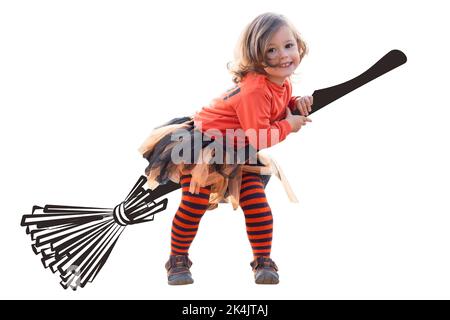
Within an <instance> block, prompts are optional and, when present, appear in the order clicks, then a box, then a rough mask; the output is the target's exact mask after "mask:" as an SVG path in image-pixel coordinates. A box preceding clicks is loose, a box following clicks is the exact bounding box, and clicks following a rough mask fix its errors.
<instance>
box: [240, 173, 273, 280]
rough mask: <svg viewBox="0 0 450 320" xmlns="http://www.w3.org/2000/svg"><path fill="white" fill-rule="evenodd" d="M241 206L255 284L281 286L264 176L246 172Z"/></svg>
mask: <svg viewBox="0 0 450 320" xmlns="http://www.w3.org/2000/svg"><path fill="white" fill-rule="evenodd" d="M239 203H240V206H241V208H242V210H243V211H244V215H245V224H246V226H247V236H248V239H249V241H250V244H251V246H252V250H253V257H254V260H253V261H252V262H251V263H250V265H251V267H252V268H253V271H254V273H255V282H256V283H257V284H277V283H278V282H279V276H278V273H277V271H278V267H277V265H276V264H275V262H273V260H272V259H270V250H271V248H272V231H273V218H272V211H271V209H270V206H269V204H268V203H267V199H266V193H265V192H264V184H263V182H262V179H261V176H260V175H258V174H256V173H248V172H243V174H242V184H241V191H240V200H239Z"/></svg>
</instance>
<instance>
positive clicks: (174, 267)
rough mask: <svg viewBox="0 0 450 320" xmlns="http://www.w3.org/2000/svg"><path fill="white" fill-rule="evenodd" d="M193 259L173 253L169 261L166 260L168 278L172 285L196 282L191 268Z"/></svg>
mask: <svg viewBox="0 0 450 320" xmlns="http://www.w3.org/2000/svg"><path fill="white" fill-rule="evenodd" d="M191 266H192V261H191V260H189V258H188V256H185V255H179V256H175V255H171V256H170V258H169V261H167V262H166V270H167V280H168V283H169V284H170V285H174V286H177V285H182V284H191V283H194V279H192V274H191V272H190V271H189V268H190V267H191Z"/></svg>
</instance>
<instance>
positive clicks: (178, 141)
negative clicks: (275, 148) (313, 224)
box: [139, 116, 298, 210]
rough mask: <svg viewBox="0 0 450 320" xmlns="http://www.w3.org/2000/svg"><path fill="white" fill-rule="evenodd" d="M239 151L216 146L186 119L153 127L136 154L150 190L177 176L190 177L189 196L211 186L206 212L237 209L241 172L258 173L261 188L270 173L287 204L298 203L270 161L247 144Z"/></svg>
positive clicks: (178, 119) (220, 145)
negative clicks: (227, 204) (142, 161)
mask: <svg viewBox="0 0 450 320" xmlns="http://www.w3.org/2000/svg"><path fill="white" fill-rule="evenodd" d="M243 148H244V149H240V150H238V149H237V148H236V146H234V145H231V146H230V145H228V144H227V143H218V141H217V140H215V139H214V137H209V136H206V134H205V133H203V132H201V131H200V130H198V128H196V127H195V126H194V120H193V117H189V116H188V117H181V118H175V119H172V120H170V121H169V122H167V123H165V124H163V125H161V126H159V127H156V128H155V129H154V130H153V131H152V132H151V134H150V136H149V137H148V138H147V139H146V140H145V142H144V143H143V144H142V146H141V147H140V148H139V152H140V153H141V154H142V155H143V157H144V158H146V159H147V160H148V166H147V168H146V169H145V175H146V176H147V185H148V187H149V188H150V189H151V190H154V189H155V188H156V187H158V186H159V185H163V184H166V183H167V182H168V181H169V180H170V181H172V182H174V183H179V182H180V178H181V176H183V175H191V176H192V179H191V183H190V187H189V191H190V192H191V193H198V192H199V191H200V188H201V187H207V186H210V187H211V194H210V198H209V206H208V210H212V209H215V208H216V207H217V206H218V204H219V203H224V202H230V203H231V204H232V206H233V209H234V210H236V209H237V208H238V207H239V193H240V187H241V179H242V173H243V172H253V173H257V174H260V175H261V178H262V181H263V183H264V187H266V185H267V183H268V182H269V179H270V177H271V175H272V174H274V175H275V176H276V177H278V178H279V179H280V180H281V182H282V185H283V187H284V188H285V191H286V193H287V195H288V197H289V199H290V201H292V202H298V201H297V198H296V196H295V194H294V193H293V191H292V189H291V187H290V185H289V183H288V181H287V179H286V177H285V175H284V174H283V172H282V170H281V168H280V166H279V165H278V164H277V163H276V162H275V160H273V158H271V157H269V156H267V155H263V154H261V153H260V152H256V151H255V149H253V148H252V147H251V146H250V145H247V146H245V147H243ZM218 151H220V154H219V153H218ZM218 159H219V161H217V160H218Z"/></svg>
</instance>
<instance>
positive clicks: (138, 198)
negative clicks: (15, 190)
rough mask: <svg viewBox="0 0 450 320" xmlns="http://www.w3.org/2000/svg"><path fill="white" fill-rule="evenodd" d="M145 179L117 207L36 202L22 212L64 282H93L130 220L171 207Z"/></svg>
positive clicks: (39, 250) (47, 263)
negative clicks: (36, 203) (28, 212)
mask: <svg viewBox="0 0 450 320" xmlns="http://www.w3.org/2000/svg"><path fill="white" fill-rule="evenodd" d="M146 180H147V179H146V177H145V176H141V177H140V178H139V179H138V181H137V182H136V184H135V185H134V187H133V188H132V190H131V191H130V193H129V194H128V196H127V197H126V199H125V201H123V202H122V203H120V204H119V205H117V206H116V207H115V208H113V209H111V208H96V207H78V206H64V205H46V206H44V207H40V206H33V210H32V213H31V214H30V215H24V216H23V217H22V222H21V225H22V226H24V227H26V233H27V234H29V235H30V237H31V241H32V245H31V247H32V249H33V252H34V253H35V254H37V255H38V254H40V255H41V261H42V264H43V265H44V267H45V268H49V269H50V270H51V271H52V272H53V273H57V274H59V277H60V278H61V282H60V283H61V285H62V286H63V288H65V289H67V288H72V289H73V290H76V289H77V288H78V287H84V286H85V285H86V284H87V283H88V282H92V281H93V280H94V279H95V277H96V276H97V274H98V273H99V271H100V270H101V268H102V267H103V266H104V264H105V262H106V260H107V259H108V257H109V255H110V253H111V251H112V249H113V248H114V246H115V244H116V242H117V240H118V238H119V236H120V235H121V234H122V232H123V230H124V229H125V227H126V226H127V225H129V224H137V223H142V222H147V221H152V220H153V218H154V215H155V214H156V213H158V212H161V211H164V210H165V209H166V207H167V199H163V200H161V201H158V202H155V199H154V198H155V197H154V195H152V191H151V190H148V189H147V190H146V189H144V188H143V186H144V184H145V182H146Z"/></svg>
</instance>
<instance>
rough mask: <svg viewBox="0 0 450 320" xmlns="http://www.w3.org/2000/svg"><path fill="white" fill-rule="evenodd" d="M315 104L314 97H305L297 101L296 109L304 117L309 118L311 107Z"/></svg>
mask: <svg viewBox="0 0 450 320" xmlns="http://www.w3.org/2000/svg"><path fill="white" fill-rule="evenodd" d="M312 104H313V97H312V96H304V97H300V99H297V103H296V107H297V109H298V111H300V114H301V115H302V116H305V117H306V116H307V115H309V113H310V112H311V106H312Z"/></svg>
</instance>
